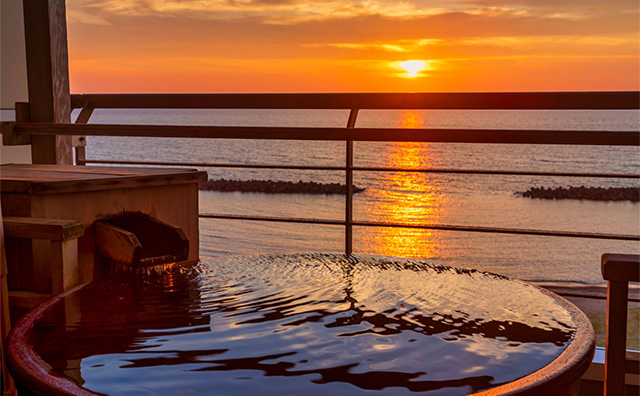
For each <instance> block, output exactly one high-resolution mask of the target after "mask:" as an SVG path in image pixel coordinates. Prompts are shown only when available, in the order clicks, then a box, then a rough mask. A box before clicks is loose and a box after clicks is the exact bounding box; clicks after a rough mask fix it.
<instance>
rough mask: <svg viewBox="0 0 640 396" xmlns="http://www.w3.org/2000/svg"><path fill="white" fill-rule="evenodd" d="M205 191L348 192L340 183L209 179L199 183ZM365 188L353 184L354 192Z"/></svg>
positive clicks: (342, 193)
mask: <svg viewBox="0 0 640 396" xmlns="http://www.w3.org/2000/svg"><path fill="white" fill-rule="evenodd" d="M199 189H200V190H203V191H224V192H232V191H240V192H260V193H265V194H341V195H344V194H345V193H346V190H347V188H346V185H344V184H340V183H316V182H303V181H302V180H300V181H298V182H296V183H294V182H285V181H274V180H226V179H218V180H208V181H206V182H202V183H200V184H199ZM363 191H364V188H360V187H356V186H353V192H354V193H360V192H363Z"/></svg>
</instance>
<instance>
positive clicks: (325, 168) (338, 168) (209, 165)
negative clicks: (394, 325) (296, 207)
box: [85, 160, 640, 177]
mask: <svg viewBox="0 0 640 396" xmlns="http://www.w3.org/2000/svg"><path fill="white" fill-rule="evenodd" d="M85 162H86V163H87V164H111V165H153V166H198V167H204V168H241V169H295V170H323V171H344V170H345V167H344V166H304V165H266V164H229V163H211V162H170V161H111V160H104V161H103V160H86V161H85ZM638 177H640V176H638Z"/></svg>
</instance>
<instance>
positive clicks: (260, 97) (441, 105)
mask: <svg viewBox="0 0 640 396" xmlns="http://www.w3.org/2000/svg"><path fill="white" fill-rule="evenodd" d="M87 102H91V104H92V105H93V106H94V107H95V108H173V109H178V108H179V109H185V108H192V109H214V108H218V109H243V108H244V109H538V110H548V109H638V108H640V96H639V95H638V92H635V91H623V92H506V93H503V92H500V93H315V94H314V93H310V94H84V95H72V96H71V103H72V107H73V108H81V107H83V106H84V105H85V103H87Z"/></svg>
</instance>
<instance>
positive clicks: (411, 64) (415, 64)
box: [398, 60, 427, 77]
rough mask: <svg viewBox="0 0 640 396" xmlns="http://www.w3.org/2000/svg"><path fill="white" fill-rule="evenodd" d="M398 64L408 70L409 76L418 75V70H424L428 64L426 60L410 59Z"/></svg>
mask: <svg viewBox="0 0 640 396" xmlns="http://www.w3.org/2000/svg"><path fill="white" fill-rule="evenodd" d="M398 66H400V67H401V68H403V69H404V70H406V72H407V74H406V76H407V77H417V76H418V72H419V71H420V70H423V69H424V68H425V67H426V66H427V64H426V63H425V61H421V60H408V61H406V62H402V63H399V64H398Z"/></svg>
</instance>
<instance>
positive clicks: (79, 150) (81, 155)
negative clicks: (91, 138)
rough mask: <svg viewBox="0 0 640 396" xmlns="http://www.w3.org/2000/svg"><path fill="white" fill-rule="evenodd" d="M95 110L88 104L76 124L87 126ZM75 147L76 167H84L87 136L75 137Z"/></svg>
mask: <svg viewBox="0 0 640 396" xmlns="http://www.w3.org/2000/svg"><path fill="white" fill-rule="evenodd" d="M93 110H95V108H94V107H93V105H92V104H91V103H90V102H86V103H85V104H84V106H82V110H80V114H78V118H77V119H76V124H86V123H88V122H89V119H90V118H91V115H92V114H93ZM72 142H73V147H74V148H75V149H76V165H81V166H84V165H86V164H87V154H86V147H87V137H86V136H73V139H72Z"/></svg>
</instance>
